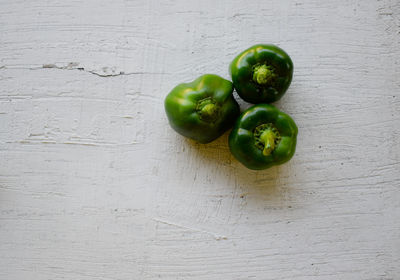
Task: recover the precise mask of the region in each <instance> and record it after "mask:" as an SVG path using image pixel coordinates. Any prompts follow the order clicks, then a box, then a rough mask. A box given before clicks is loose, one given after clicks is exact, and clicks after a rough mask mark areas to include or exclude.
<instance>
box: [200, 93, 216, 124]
mask: <svg viewBox="0 0 400 280" xmlns="http://www.w3.org/2000/svg"><path fill="white" fill-rule="evenodd" d="M218 110H219V106H218V104H217V103H216V101H215V100H213V99H212V98H211V97H208V98H205V99H203V100H200V101H199V102H198V103H197V107H196V111H197V113H198V114H199V116H200V118H201V119H202V120H203V121H206V122H213V121H214V120H215V119H216V118H217V117H218Z"/></svg>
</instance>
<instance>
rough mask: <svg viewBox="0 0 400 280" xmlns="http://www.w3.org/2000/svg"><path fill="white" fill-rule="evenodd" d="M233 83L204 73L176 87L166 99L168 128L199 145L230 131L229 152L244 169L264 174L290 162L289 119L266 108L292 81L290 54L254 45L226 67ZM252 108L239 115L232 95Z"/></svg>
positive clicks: (292, 129)
mask: <svg viewBox="0 0 400 280" xmlns="http://www.w3.org/2000/svg"><path fill="white" fill-rule="evenodd" d="M230 74H231V77H232V82H233V83H231V82H230V81H228V80H225V79H223V78H221V77H219V76H217V75H212V74H206V75H203V76H200V77H199V78H197V79H196V80H194V81H193V82H191V83H183V84H179V85H178V86H176V87H175V88H174V89H173V90H172V91H171V92H170V93H169V94H168V96H167V97H166V99H165V111H166V113H167V117H168V120H169V123H170V125H171V127H172V128H173V129H174V130H175V131H176V132H178V133H179V134H181V135H183V136H186V137H188V138H191V139H194V140H196V141H198V142H200V143H209V142H211V141H213V140H215V139H217V138H218V137H219V136H221V135H222V134H223V133H224V132H226V131H227V130H228V129H230V128H232V127H233V129H232V131H231V133H230V135H229V148H230V151H231V152H232V154H233V156H234V157H235V158H236V159H237V160H238V161H240V162H241V163H242V164H243V165H244V166H246V167H247V168H249V169H255V170H260V169H266V168H269V167H271V166H273V165H277V164H282V163H284V162H287V161H288V160H290V159H291V158H292V156H293V154H294V152H295V149H296V138H297V126H296V123H295V122H294V121H293V119H292V118H291V117H290V116H289V115H287V114H285V113H283V112H281V111H279V110H278V109H277V108H276V107H274V106H272V105H269V104H268V103H271V102H274V101H277V100H279V99H280V98H281V97H282V96H283V95H284V94H285V92H286V90H287V89H288V87H289V85H290V83H291V81H292V76H293V63H292V60H291V59H290V57H289V55H288V54H287V53H286V52H285V51H284V50H282V49H281V48H279V47H277V46H274V45H255V46H252V47H250V48H249V49H247V50H245V51H243V52H242V53H240V54H239V55H238V56H236V58H235V59H234V60H233V61H232V63H231V64H230ZM233 89H235V90H236V92H237V93H238V95H239V96H240V97H241V98H242V99H243V100H245V101H247V102H249V103H253V104H257V105H254V106H252V107H250V108H249V109H247V110H245V111H244V112H243V113H242V114H240V108H239V104H238V103H237V102H236V100H235V99H234V97H233V95H232V92H233Z"/></svg>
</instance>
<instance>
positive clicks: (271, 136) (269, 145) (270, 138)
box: [260, 129, 276, 156]
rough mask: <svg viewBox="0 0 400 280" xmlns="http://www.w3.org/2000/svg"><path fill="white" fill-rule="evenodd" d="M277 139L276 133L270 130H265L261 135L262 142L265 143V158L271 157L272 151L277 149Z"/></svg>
mask: <svg viewBox="0 0 400 280" xmlns="http://www.w3.org/2000/svg"><path fill="white" fill-rule="evenodd" d="M275 138H276V135H275V133H274V132H272V131H271V130H270V129H268V130H265V131H264V132H263V133H262V134H261V135H260V141H261V142H262V143H264V149H263V155H264V156H268V155H270V154H271V153H272V151H273V150H274V149H275Z"/></svg>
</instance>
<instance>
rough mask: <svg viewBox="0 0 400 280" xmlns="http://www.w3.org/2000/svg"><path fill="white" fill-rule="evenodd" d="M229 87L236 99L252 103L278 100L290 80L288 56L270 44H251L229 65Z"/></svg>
mask: <svg viewBox="0 0 400 280" xmlns="http://www.w3.org/2000/svg"><path fill="white" fill-rule="evenodd" d="M229 70H230V73H231V77H232V81H233V85H234V87H235V89H236V91H237V93H238V94H239V96H240V97H241V98H242V99H243V100H245V101H247V102H249V103H253V104H258V103H271V102H274V101H277V100H279V99H280V98H281V97H282V96H283V95H284V94H285V92H286V90H287V89H288V87H289V85H290V83H291V81H292V77H293V62H292V60H291V59H290V57H289V55H288V54H287V53H286V52H285V51H284V50H282V49H281V48H279V47H277V46H274V45H255V46H252V47H251V48H248V49H247V50H245V51H243V52H242V53H240V54H239V55H238V56H237V57H236V58H235V59H234V60H233V61H232V63H231V64H230V69H229Z"/></svg>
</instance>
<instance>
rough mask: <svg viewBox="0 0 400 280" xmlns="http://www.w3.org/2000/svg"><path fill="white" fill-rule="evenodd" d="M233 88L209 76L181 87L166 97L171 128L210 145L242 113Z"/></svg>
mask: <svg viewBox="0 0 400 280" xmlns="http://www.w3.org/2000/svg"><path fill="white" fill-rule="evenodd" d="M232 92H233V85H232V83H231V82H230V81H228V80H225V79H223V78H221V77H219V76H217V75H213V74H206V75H203V76H200V77H199V78H197V79H196V80H194V81H193V82H191V83H183V84H179V85H177V86H176V87H175V88H174V89H173V90H172V91H171V92H170V93H169V94H168V95H167V97H166V98H165V103H164V105H165V111H166V113H167V117H168V120H169V123H170V125H171V127H172V128H173V129H174V130H175V131H176V132H178V133H179V134H181V135H183V136H185V137H188V138H191V139H193V140H196V141H198V142H200V143H209V142H211V141H213V140H215V139H216V138H218V137H219V136H221V135H222V134H223V133H224V132H225V131H227V130H228V129H230V128H231V127H232V126H233V124H234V122H235V120H236V119H237V117H238V116H239V114H240V108H239V105H238V103H237V102H236V100H235V99H234V98H233V95H232Z"/></svg>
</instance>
